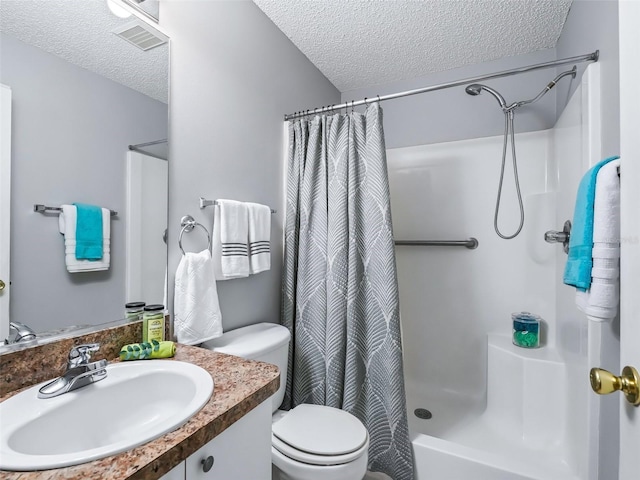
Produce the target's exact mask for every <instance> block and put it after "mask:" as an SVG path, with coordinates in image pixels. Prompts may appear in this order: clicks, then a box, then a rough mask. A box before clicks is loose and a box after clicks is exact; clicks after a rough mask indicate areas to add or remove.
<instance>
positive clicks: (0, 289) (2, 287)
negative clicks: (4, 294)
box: [0, 280, 7, 292]
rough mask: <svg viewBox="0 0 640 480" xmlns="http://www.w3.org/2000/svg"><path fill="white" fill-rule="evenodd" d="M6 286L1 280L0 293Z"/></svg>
mask: <svg viewBox="0 0 640 480" xmlns="http://www.w3.org/2000/svg"><path fill="white" fill-rule="evenodd" d="M6 286H7V285H6V284H5V283H4V282H3V281H2V280H0V292H1V291H2V290H4V287H6Z"/></svg>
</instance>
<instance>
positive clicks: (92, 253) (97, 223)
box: [74, 203, 102, 260]
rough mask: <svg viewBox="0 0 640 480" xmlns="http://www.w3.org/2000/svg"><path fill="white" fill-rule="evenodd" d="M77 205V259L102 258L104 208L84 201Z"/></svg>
mask: <svg viewBox="0 0 640 480" xmlns="http://www.w3.org/2000/svg"><path fill="white" fill-rule="evenodd" d="M74 205H75V207H76V212H77V217H76V260H101V259H102V208H100V207H96V206H95V205H87V204H84V203H74Z"/></svg>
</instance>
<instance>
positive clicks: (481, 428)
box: [406, 335, 580, 480]
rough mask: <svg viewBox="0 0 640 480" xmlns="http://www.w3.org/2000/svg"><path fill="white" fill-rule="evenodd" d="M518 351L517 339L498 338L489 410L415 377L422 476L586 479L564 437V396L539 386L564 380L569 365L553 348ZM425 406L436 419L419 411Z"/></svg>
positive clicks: (413, 421) (492, 352) (413, 423)
mask: <svg viewBox="0 0 640 480" xmlns="http://www.w3.org/2000/svg"><path fill="white" fill-rule="evenodd" d="M518 350H519V349H516V347H513V346H512V345H511V342H510V339H509V337H506V336H505V337H501V336H493V335H492V336H490V338H489V349H488V355H489V358H488V367H489V375H488V384H487V391H488V395H487V406H486V408H485V406H484V401H481V400H478V399H469V398H462V397H460V396H456V395H455V394H451V393H445V392H428V391H426V390H425V388H424V387H422V386H420V385H413V384H411V383H410V382H408V383H407V386H406V388H407V408H408V414H409V430H410V434H411V440H412V444H413V450H414V454H415V463H416V474H417V475H416V480H434V479H437V480H464V479H470V480H471V479H472V480H580V479H579V477H577V476H576V473H575V470H574V469H573V468H572V467H571V465H569V464H568V462H567V461H566V453H565V448H564V445H563V443H562V442H563V440H562V439H563V438H564V435H563V428H564V427H563V424H564V422H563V418H562V414H563V411H564V398H553V395H551V396H550V394H549V390H552V389H540V390H541V391H543V392H544V395H545V398H542V397H541V396H540V390H539V391H538V393H535V392H534V391H533V390H535V389H536V379H537V378H540V379H544V381H545V382H553V381H558V382H561V381H562V375H563V372H564V364H563V363H562V361H561V360H560V359H559V358H557V357H556V356H555V355H554V352H553V351H547V352H543V351H542V350H538V351H537V352H534V353H532V354H530V353H528V352H525V353H524V356H523V355H522V354H521V352H520V351H518ZM492 369H493V372H492V371H491V370H492ZM524 378H527V381H526V382H525V381H524ZM514 379H522V382H521V384H520V385H518V383H517V380H514ZM554 379H555V380H554ZM529 388H531V389H532V391H529V390H528V389H529ZM560 391H561V389H560ZM541 402H542V403H541ZM534 404H535V406H534ZM536 406H537V407H542V408H535V407H536ZM528 407H531V408H528ZM419 408H423V409H427V410H428V411H429V413H430V414H431V418H429V419H423V418H419V417H418V416H416V415H415V414H414V412H415V410H416V409H419ZM418 413H423V414H424V413H425V412H418ZM421 416H423V417H424V415H421ZM427 416H428V415H427Z"/></svg>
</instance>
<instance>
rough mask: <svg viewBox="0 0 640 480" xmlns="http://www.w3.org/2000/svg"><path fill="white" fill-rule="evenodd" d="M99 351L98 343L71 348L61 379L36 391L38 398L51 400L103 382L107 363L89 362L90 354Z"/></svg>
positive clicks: (104, 361)
mask: <svg viewBox="0 0 640 480" xmlns="http://www.w3.org/2000/svg"><path fill="white" fill-rule="evenodd" d="M99 349H100V344H99V343H88V344H85V345H78V346H76V347H73V348H72V349H71V351H70V352H69V359H68V361H67V371H66V372H65V373H64V375H62V376H61V377H58V378H56V379H55V380H53V381H51V382H49V383H47V384H46V385H45V386H44V387H42V388H40V390H38V398H51V397H57V396H58V395H62V394H63V393H67V392H70V391H72V390H76V389H78V388H81V387H85V386H87V385H89V384H90V383H94V382H98V381H100V380H103V379H104V378H106V376H107V370H106V367H107V361H106V360H98V361H97V362H90V360H91V354H92V353H94V352H97V351H98V350H99Z"/></svg>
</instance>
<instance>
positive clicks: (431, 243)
mask: <svg viewBox="0 0 640 480" xmlns="http://www.w3.org/2000/svg"><path fill="white" fill-rule="evenodd" d="M394 243H395V244H396V245H399V246H425V247H466V248H468V249H470V250H473V249H475V248H478V239H477V238H474V237H470V238H468V239H467V240H395V242H394Z"/></svg>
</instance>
